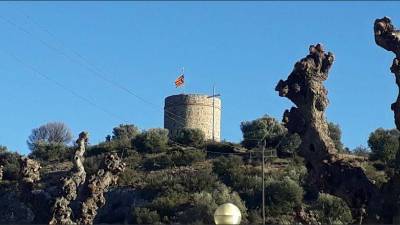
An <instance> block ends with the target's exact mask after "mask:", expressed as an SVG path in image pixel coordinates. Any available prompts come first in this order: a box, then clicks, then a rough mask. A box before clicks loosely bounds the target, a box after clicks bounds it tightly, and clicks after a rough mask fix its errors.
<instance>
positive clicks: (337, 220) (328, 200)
mask: <svg viewBox="0 0 400 225" xmlns="http://www.w3.org/2000/svg"><path fill="white" fill-rule="evenodd" d="M313 209H314V210H315V212H316V213H317V215H318V218H319V220H320V222H321V223H322V224H351V222H352V220H353V219H352V216H351V211H350V208H349V207H348V206H347V204H346V202H344V201H343V200H342V199H341V198H338V197H335V196H333V195H329V194H320V195H319V198H318V200H317V202H316V203H315V204H314V206H313Z"/></svg>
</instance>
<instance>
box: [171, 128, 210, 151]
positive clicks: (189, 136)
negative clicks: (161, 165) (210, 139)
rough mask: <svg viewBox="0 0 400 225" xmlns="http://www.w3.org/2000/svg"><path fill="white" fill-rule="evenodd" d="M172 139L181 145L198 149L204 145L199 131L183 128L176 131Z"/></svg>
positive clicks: (202, 133)
mask: <svg viewBox="0 0 400 225" xmlns="http://www.w3.org/2000/svg"><path fill="white" fill-rule="evenodd" d="M173 139H174V140H175V141H176V142H178V143H180V144H183V145H188V146H195V147H199V146H202V145H203V144H204V142H205V135H204V132H203V131H202V130H200V129H191V128H183V129H180V130H178V131H177V134H176V135H175V136H174V137H173Z"/></svg>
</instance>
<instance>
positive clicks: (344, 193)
mask: <svg viewBox="0 0 400 225" xmlns="http://www.w3.org/2000/svg"><path fill="white" fill-rule="evenodd" d="M333 61H334V56H333V54H332V53H330V52H329V53H325V51H324V49H323V47H322V45H321V44H317V45H315V46H314V45H311V46H310V48H309V54H308V55H307V56H306V57H305V58H303V59H301V60H300V61H298V62H297V63H296V64H295V66H294V69H293V71H292V72H291V73H290V75H289V76H288V78H287V80H285V81H283V80H280V81H279V83H278V84H277V86H276V88H275V90H276V91H278V92H279V95H280V96H282V97H287V98H288V99H290V100H291V101H292V102H293V103H294V104H295V105H296V107H292V108H291V109H290V111H289V110H286V111H285V112H284V118H283V122H284V124H285V126H286V127H287V128H288V131H289V133H298V134H299V135H300V137H301V141H302V143H301V145H300V147H299V152H300V155H301V156H303V157H304V159H305V160H306V166H307V169H308V172H309V177H308V183H309V184H310V185H311V186H313V187H315V188H316V189H317V190H318V191H321V192H326V193H330V194H333V195H336V196H339V197H341V198H343V199H344V200H345V201H346V202H347V203H348V204H349V206H350V208H352V209H353V212H352V213H353V217H354V218H358V219H359V220H360V219H361V218H362V215H361V214H360V212H361V211H362V210H361V211H360V210H356V209H360V208H365V207H368V206H369V203H370V200H371V199H372V198H374V197H375V196H377V193H378V190H377V188H376V187H375V186H374V185H373V184H372V183H371V181H370V180H369V179H368V178H367V176H366V175H365V173H364V171H363V170H362V168H360V167H357V166H353V165H351V164H350V163H349V162H346V161H345V160H343V159H340V158H338V157H337V150H336V149H335V145H334V143H333V142H332V140H331V138H330V137H329V133H328V124H327V122H326V119H325V109H326V107H327V106H328V103H329V101H328V98H327V93H328V91H327V90H326V89H325V87H324V86H323V82H324V81H325V80H326V79H327V78H328V72H329V69H330V68H331V66H332V64H333ZM371 207H372V206H371ZM371 216H372V215H371Z"/></svg>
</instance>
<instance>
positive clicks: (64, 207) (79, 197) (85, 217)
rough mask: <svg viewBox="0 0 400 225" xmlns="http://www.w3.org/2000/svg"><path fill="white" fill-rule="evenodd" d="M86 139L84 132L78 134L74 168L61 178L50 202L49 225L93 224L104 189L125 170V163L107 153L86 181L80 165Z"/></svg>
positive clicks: (105, 190)
mask: <svg viewBox="0 0 400 225" xmlns="http://www.w3.org/2000/svg"><path fill="white" fill-rule="evenodd" d="M87 142H88V134H87V133H86V132H82V133H80V134H79V138H78V140H77V141H76V143H77V144H78V148H77V150H76V152H75V156H74V159H73V163H74V167H73V168H72V170H71V172H70V175H69V176H67V177H66V178H64V179H63V180H62V183H63V185H62V194H61V196H60V197H59V198H57V199H56V201H55V203H54V207H53V214H52V219H51V221H50V222H49V224H51V225H53V224H54V225H56V224H57V225H59V224H61V225H63V224H65V225H67V224H68V225H70V224H85V225H86V224H93V221H94V219H95V216H96V215H97V210H98V208H99V207H102V206H103V205H104V204H105V198H104V192H107V191H108V188H109V187H110V186H111V185H113V184H116V182H117V180H118V176H119V174H120V173H121V172H123V171H124V169H125V163H123V162H122V160H121V159H120V158H119V157H118V156H117V155H116V154H108V155H106V156H105V158H104V160H103V162H102V164H101V166H100V169H99V170H98V172H97V173H96V174H95V175H93V176H92V177H91V178H90V179H89V180H88V179H87V178H86V172H85V168H84V166H83V162H84V160H85V158H84V153H85V148H86V145H87ZM72 203H77V204H78V208H79V209H78V210H74V209H75V208H76V207H75V208H74V207H73V206H72V205H73V204H72ZM74 212H75V213H74Z"/></svg>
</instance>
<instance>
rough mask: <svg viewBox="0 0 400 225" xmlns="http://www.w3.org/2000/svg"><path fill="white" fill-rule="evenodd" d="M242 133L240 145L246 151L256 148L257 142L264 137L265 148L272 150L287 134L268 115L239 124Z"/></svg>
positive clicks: (281, 126) (282, 127)
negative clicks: (246, 149)
mask: <svg viewBox="0 0 400 225" xmlns="http://www.w3.org/2000/svg"><path fill="white" fill-rule="evenodd" d="M240 129H241V130H242V133H243V141H242V145H243V146H244V147H246V148H248V149H251V148H255V147H257V146H258V142H259V141H261V140H262V139H263V138H264V137H265V140H266V144H267V147H271V148H274V147H276V145H278V143H279V141H280V140H281V139H282V138H283V136H285V134H286V133H287V130H286V128H285V127H284V126H283V125H282V124H281V123H279V122H278V121H277V120H276V119H275V118H272V117H270V116H268V115H266V116H264V117H262V118H259V119H256V120H253V121H245V122H242V123H241V124H240Z"/></svg>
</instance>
